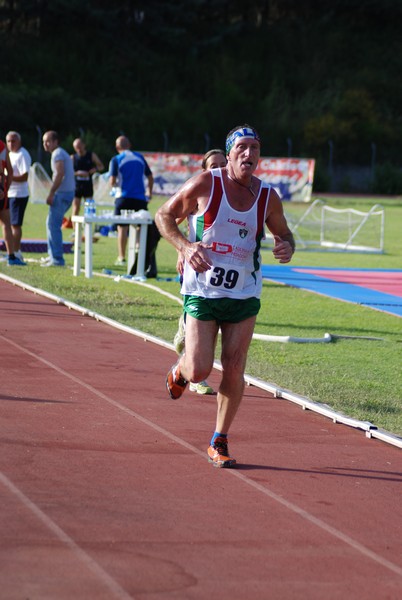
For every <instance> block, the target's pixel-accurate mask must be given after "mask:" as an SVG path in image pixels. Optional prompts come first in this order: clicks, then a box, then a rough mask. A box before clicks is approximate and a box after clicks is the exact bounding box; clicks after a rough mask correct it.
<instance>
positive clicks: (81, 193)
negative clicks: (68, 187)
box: [74, 179, 94, 198]
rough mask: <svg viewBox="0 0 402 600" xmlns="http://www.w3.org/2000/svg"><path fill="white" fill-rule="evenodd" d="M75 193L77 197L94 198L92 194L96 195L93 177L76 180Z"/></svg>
mask: <svg viewBox="0 0 402 600" xmlns="http://www.w3.org/2000/svg"><path fill="white" fill-rule="evenodd" d="M74 195H75V198H92V196H93V195H94V188H93V185H92V179H86V180H84V181H76V182H75V194H74Z"/></svg>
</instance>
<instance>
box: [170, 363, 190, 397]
mask: <svg viewBox="0 0 402 600" xmlns="http://www.w3.org/2000/svg"><path fill="white" fill-rule="evenodd" d="M187 384H188V381H186V379H184V377H182V376H181V374H180V369H179V364H178V363H176V364H175V365H174V366H173V367H172V368H171V369H170V371H169V373H168V374H167V376H166V388H167V391H168V393H169V396H170V397H171V398H172V400H177V399H178V398H180V396H181V395H182V393H183V392H184V390H185V389H186V387H187Z"/></svg>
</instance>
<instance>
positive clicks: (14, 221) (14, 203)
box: [8, 196, 28, 227]
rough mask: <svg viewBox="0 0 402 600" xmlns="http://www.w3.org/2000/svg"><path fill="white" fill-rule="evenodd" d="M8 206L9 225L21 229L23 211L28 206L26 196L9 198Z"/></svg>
mask: <svg viewBox="0 0 402 600" xmlns="http://www.w3.org/2000/svg"><path fill="white" fill-rule="evenodd" d="M8 201H9V204H10V223H11V225H19V226H20V227H21V225H22V223H23V222H24V214H25V209H26V207H27V204H28V196H24V198H9V199H8Z"/></svg>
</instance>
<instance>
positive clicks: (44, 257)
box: [40, 256, 52, 264]
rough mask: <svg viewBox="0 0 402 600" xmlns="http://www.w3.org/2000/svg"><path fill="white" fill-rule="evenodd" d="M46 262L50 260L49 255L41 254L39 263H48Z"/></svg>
mask: <svg viewBox="0 0 402 600" xmlns="http://www.w3.org/2000/svg"><path fill="white" fill-rule="evenodd" d="M48 262H52V259H51V258H50V256H41V258H40V263H41V264H43V263H48Z"/></svg>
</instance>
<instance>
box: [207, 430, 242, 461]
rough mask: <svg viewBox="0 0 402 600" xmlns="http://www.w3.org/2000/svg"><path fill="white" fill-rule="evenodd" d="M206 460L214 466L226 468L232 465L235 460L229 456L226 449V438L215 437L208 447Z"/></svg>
mask: <svg viewBox="0 0 402 600" xmlns="http://www.w3.org/2000/svg"><path fill="white" fill-rule="evenodd" d="M208 461H209V462H210V463H212V464H213V466H214V467H219V468H227V469H230V467H234V465H235V464H236V460H235V459H234V458H230V456H229V450H228V441H227V439H226V438H222V437H217V438H216V439H215V440H214V442H213V444H212V445H211V446H210V447H209V448H208Z"/></svg>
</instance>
